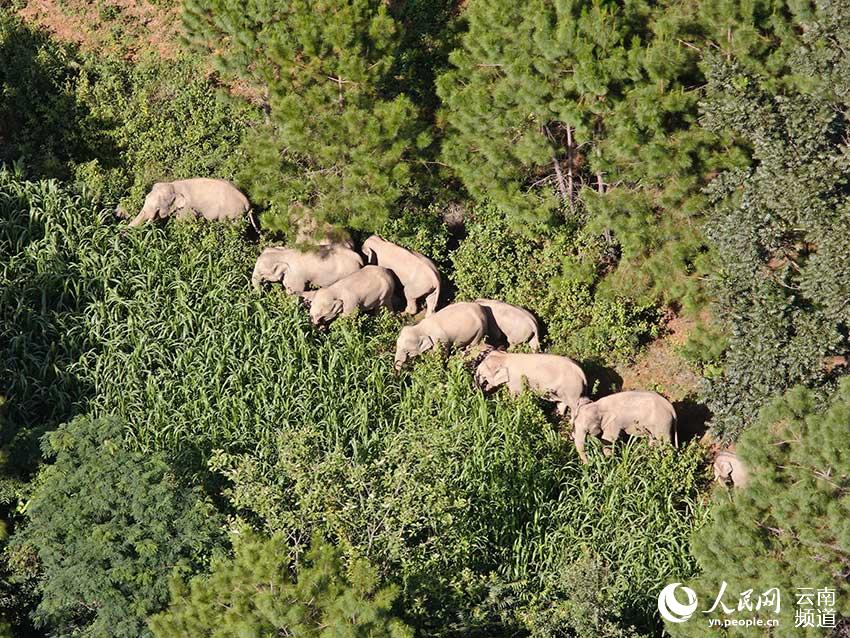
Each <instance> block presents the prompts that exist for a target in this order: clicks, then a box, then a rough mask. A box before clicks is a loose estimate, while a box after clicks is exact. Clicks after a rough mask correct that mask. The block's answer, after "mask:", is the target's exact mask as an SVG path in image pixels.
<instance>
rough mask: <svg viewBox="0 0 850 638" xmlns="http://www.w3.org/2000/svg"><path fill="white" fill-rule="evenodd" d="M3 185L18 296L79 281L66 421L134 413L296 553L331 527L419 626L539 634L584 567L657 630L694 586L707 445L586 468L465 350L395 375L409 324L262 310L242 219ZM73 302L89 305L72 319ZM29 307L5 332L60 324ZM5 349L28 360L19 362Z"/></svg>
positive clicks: (172, 452) (626, 610)
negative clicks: (113, 212) (498, 391)
mask: <svg viewBox="0 0 850 638" xmlns="http://www.w3.org/2000/svg"><path fill="white" fill-rule="evenodd" d="M0 184H2V189H0V192H4V193H8V194H15V193H19V195H18V196H17V197H18V199H14V200H13V202H14V204H15V207H16V208H17V209H18V210H19V211H20V212H19V213H18V214H17V215H16V216H12V218H11V220H12V222H13V223H11V224H10V225H8V226H7V227H6V231H5V232H6V233H7V234H6V235H5V237H8V238H9V239H8V242H7V246H8V249H9V250H11V252H12V259H11V260H10V263H12V264H13V265H16V268H15V269H13V270H10V271H8V273H9V275H12V278H11V279H10V280H8V281H6V282H5V283H4V286H3V290H13V289H14V287H15V286H25V288H24V290H26V291H29V292H27V293H26V294H27V295H33V296H34V299H40V297H38V296H35V295H37V294H39V293H37V292H36V291H37V290H38V288H37V283H36V282H34V281H33V280H32V279H31V278H32V273H33V272H41V271H43V272H45V273H47V274H50V273H52V272H54V271H57V270H56V269H57V268H58V267H59V266H61V269H59V270H58V272H60V273H63V276H61V277H57V280H56V282H55V283H53V284H52V285H53V286H54V288H47V289H46V300H47V301H48V302H49V303H48V305H47V306H46V308H47V315H46V317H47V318H50V319H51V321H55V322H58V323H56V324H55V325H54V324H51V325H50V330H53V331H55V332H50V333H49V334H50V335H52V337H51V338H53V339H55V341H56V344H57V345H56V346H55V348H56V352H60V353H62V352H65V353H67V361H65V362H64V364H63V366H64V369H65V370H67V371H69V372H73V376H74V380H75V383H76V385H73V386H68V387H65V388H62V387H60V388H58V389H57V390H53V391H54V392H58V391H60V390H61V391H62V393H63V394H61V395H60V396H62V397H64V400H65V401H66V402H67V403H68V405H69V406H70V408H69V410H68V412H67V413H70V414H73V413H75V412H81V411H84V412H88V413H90V414H92V415H93V416H96V417H97V416H105V415H115V416H117V417H120V418H122V419H124V420H125V421H126V423H128V433H127V436H128V440H129V441H130V442H131V443H130V444H131V445H132V448H131V449H134V450H136V449H138V450H145V451H146V453H148V454H151V453H156V451H158V450H160V451H162V452H163V453H164V454H165V456H166V457H167V458H168V459H169V461H170V462H172V463H176V464H178V465H177V466H178V467H180V468H181V474H185V475H186V476H187V478H191V477H192V475H193V474H198V476H197V478H196V479H195V480H196V481H204V482H205V483H206V484H208V485H210V486H215V487H217V488H218V487H220V485H221V482H222V479H226V483H227V486H226V487H227V489H226V490H225V491H224V493H223V495H224V496H225V497H226V498H227V501H228V505H227V507H228V509H229V510H230V509H232V511H233V512H235V513H236V514H237V515H239V516H240V517H241V518H242V519H244V520H245V521H246V522H248V523H250V524H251V525H252V526H254V527H256V528H257V529H258V530H262V531H264V532H267V533H275V532H283V533H285V534H287V538H289V539H290V548H291V552H292V555H291V556H290V558H294V557H295V555H296V554H297V553H298V552H299V551H301V550H302V549H303V548H304V547H305V546H306V544H307V543H308V542H309V541H308V539H309V538H310V537H311V536H312V534H313V533H314V532H315V531H319V532H322V533H323V534H325V535H326V536H327V537H328V538H329V539H330V540H332V541H334V542H335V543H337V544H338V545H339V546H340V548H341V549H342V550H343V551H344V552H345V553H346V555H347V556H365V557H367V558H368V559H369V560H370V561H371V562H372V563H373V564H374V565H375V566H376V567H377V568H378V570H379V572H380V575H381V577H382V578H384V579H388V580H393V581H398V582H399V583H400V585H401V593H400V596H401V597H400V605H401V608H402V609H404V612H405V618H406V619H407V621H408V622H409V623H410V624H411V625H413V626H415V627H416V628H417V629H419V630H421V631H424V632H426V633H428V634H429V635H447V636H448V635H454V636H457V635H469V633H470V632H473V631H479V632H481V633H483V634H485V635H497V634H499V633H502V634H505V633H510V632H511V631H514V630H516V629H517V628H521V627H523V626H532V623H533V620H531V618H532V617H538V616H539V615H540V614H547V613H550V612H549V611H547V610H549V609H551V608H555V609H560V606H561V605H562V604H564V601H568V600H570V599H571V596H572V594H571V592H569V591H564V590H562V589H558V587H557V585H556V583H557V582H558V580H559V578H560V574H562V573H563V569H564V566H565V565H569V564H571V563H572V562H575V561H577V560H579V559H581V558H583V557H589V558H590V559H592V560H594V561H597V562H599V563H600V564H606V565H611V566H616V572H614V571H612V581H611V582H612V583H613V584H612V585H611V586H610V587H609V588H608V590H607V591H609V592H610V596H612V597H615V598H616V600H617V602H618V604H617V605H613V606H612V609H614V611H613V612H612V614H611V617H610V618H602V619H600V621H599V622H600V623H601V624H600V626H602V625H603V624H604V623H611V622H613V623H620V622H627V623H629V624H631V623H635V624H637V625H639V626H641V627H643V628H651V627H652V626H654V624H655V620H654V618H653V617H652V615H651V614H650V613H648V612H647V609H648V608H649V607H651V606H652V605H653V604H654V602H653V600H652V593H651V592H652V591H654V590H653V588H654V587H656V586H657V585H660V584H661V583H663V581H664V580H665V579H666V578H668V577H669V574H670V573H673V572H677V573H678V572H682V571H684V572H687V571H689V569H690V560H689V558H688V556H687V552H686V551H685V547H686V544H685V540H684V539H685V538H686V537H687V534H688V533H689V531H690V529H691V528H692V527H693V525H695V524H696V523H697V522H698V521H699V519H700V517H701V507H700V505H699V503H698V502H697V495H698V489H699V485H698V477H699V476H700V474H701V470H700V466H699V458H698V455H697V454H696V453H695V452H693V451H691V452H686V453H684V454H680V455H671V454H669V451H666V452H665V451H663V450H660V449H650V448H648V447H647V446H646V445H645V444H644V443H641V444H637V445H635V446H632V447H626V448H624V451H623V453H622V454H621V455H617V456H615V457H614V459H613V460H611V461H609V462H607V463H603V462H602V461H601V459H598V458H597V457H595V456H594V455H591V456H592V457H594V459H595V460H596V462H595V463H593V464H591V465H590V466H587V467H584V466H581V465H580V463H579V461H578V458H577V456H576V454H575V451H574V447H573V445H572V443H571V442H569V441H568V440H566V439H564V438H563V436H562V435H561V433H559V431H558V427H557V426H556V425H553V424H552V423H551V422H550V421H549V419H548V418H547V412H546V411H544V409H542V407H541V405H540V401H539V400H538V399H536V398H534V397H531V396H525V397H524V398H521V399H519V400H515V399H512V398H510V397H508V396H503V395H497V396H496V397H495V398H494V399H488V398H485V397H484V396H483V395H482V394H481V393H480V392H479V391H478V390H477V389H475V388H474V386H473V384H472V379H471V375H470V372H469V370H468V369H467V367H466V366H465V364H464V362H463V361H462V360H461V358H460V357H453V358H451V359H450V360H449V361H448V362H447V363H446V362H444V361H443V360H442V358H441V357H439V356H436V355H432V356H425V357H422V358H421V359H420V360H417V361H416V364H415V365H414V366H412V367H411V368H410V369H409V370H408V371H405V372H403V373H402V374H395V373H394V372H393V369H392V353H393V347H394V340H395V336H396V334H397V332H398V329H399V327H400V319H399V317H397V316H395V315H391V314H389V313H385V312H384V313H380V314H378V315H377V316H375V317H364V316H360V317H354V318H346V319H341V320H338V321H337V322H335V323H334V324H333V325H332V326H331V328H330V330H328V331H327V333H324V334H322V333H318V332H317V331H315V330H314V329H313V328H312V327H311V326H310V325H309V322H308V320H307V316H306V313H305V312H304V310H303V309H302V308H301V307H300V305H299V304H298V303H297V302H296V301H295V300H293V299H292V298H290V297H288V296H286V295H285V294H282V293H281V292H280V291H279V290H272V291H269V292H266V293H264V294H261V295H258V294H257V293H256V292H254V291H253V290H252V289H251V287H250V283H249V276H250V272H251V267H252V264H253V259H254V257H255V255H256V250H257V249H256V248H255V247H252V246H249V245H247V244H246V243H245V242H244V241H243V240H242V232H243V230H244V229H243V228H241V227H239V226H232V225H227V224H203V223H175V222H172V223H167V224H164V225H162V226H156V225H151V226H146V227H143V228H140V229H135V230H134V231H127V230H125V229H124V227H123V226H120V225H116V224H114V223H111V222H110V221H109V217H108V215H107V214H105V213H101V212H99V211H98V210H97V208H95V207H92V205H91V204H90V203H87V202H85V201H80V200H74V199H72V198H71V197H69V196H68V195H67V194H66V193H64V192H63V191H62V190H61V189H59V188H58V187H57V186H56V185H45V184H21V183H20V182H19V181H17V180H15V178H14V176H12V175H11V174H9V173H0ZM21 192H23V193H24V195H20V193H21ZM27 206H31V208H27ZM51 268H52V269H53V270H51ZM48 281H51V280H48ZM60 284H61V285H60ZM66 291H67V295H66V296H64V297H63V295H65V293H66ZM63 299H64V301H63ZM60 301H61V302H62V303H64V304H67V305H70V304H71V301H73V304H72V305H70V307H69V308H68V311H67V312H64V311H63V310H64V306H61V305H60V306H58V307H57V306H55V304H59V303H60ZM50 304H54V305H53V306H51V305H50ZM27 307H28V306H27ZM54 307H55V309H54ZM4 308H5V306H4ZM10 310H14V312H15V313H21V314H16V315H13V320H14V322H15V323H14V324H8V323H4V324H3V325H4V326H6V325H16V326H17V329H18V330H20V331H21V332H23V333H24V334H26V333H27V331H28V330H33V329H34V328H38V327H39V326H40V325H41V324H40V323H39V322H41V321H43V320H44V318H43V317H41V315H39V314H35V315H33V314H27V313H24V312H23V311H22V310H21V309H19V308H17V307H15V306H13V307H12V308H11V309H7V310H5V311H6V312H9V311H10ZM35 336H38V337H39V338H44V336H43V335H41V333H39V332H36V333H35ZM33 338H34V337H33ZM8 343H9V342H8V341H0V346H2V345H3V344H8ZM23 343H24V344H25V343H26V342H23ZM36 343H38V342H36ZM20 345H23V344H18V346H19V347H20ZM6 347H9V346H6ZM3 355H4V361H5V362H6V363H5V365H7V366H8V365H9V361H10V360H14V356H17V355H13V354H12V353H11V352H10V351H9V350H6V351H5V352H4V353H3ZM53 356H54V351H52V350H49V349H45V350H44V351H43V353H42V354H41V355H40V357H41V358H37V359H28V358H24V360H23V362H22V363H21V364H19V365H22V366H23V368H22V372H23V374H24V375H25V376H24V377H23V379H25V380H27V383H28V384H29V385H26V386H22V385H20V383H21V381H18V380H17V379H18V378H19V377H15V376H10V377H7V379H12V380H14V384H15V385H13V386H12V387H13V390H14V391H13V392H10V393H9V397H10V399H9V400H10V414H11V413H12V412H15V410H16V409H20V408H16V407H15V404H16V402H17V401H18V400H20V399H21V398H23V397H26V396H31V397H37V396H46V393H47V392H48V390H47V388H44V387H41V384H42V383H44V382H48V384H49V379H50V378H49V377H42V376H39V374H40V372H39V371H40V370H41V369H42V367H43V366H45V365H47V366H51V365H53V363H52V362H53V359H52V358H51V357H53ZM6 357H9V358H8V359H7V358H6ZM7 369H8V368H7ZM27 375H28V376H27ZM81 389H82V391H81ZM23 390H26V392H24V391H23ZM27 393H29V394H27ZM34 401H35V399H34V398H33V403H32V404H31V406H30V408H29V410H30V413H31V414H33V415H35V418H36V419H38V415H39V414H41V412H38V410H43V409H44V408H43V407H42V408H39V407H38V406H37V405H36V404H35V402H34ZM19 414H20V413H19ZM47 414H49V413H47ZM63 414H64V413H63ZM205 467H208V468H209V470H211V471H212V472H213V474H212V475H208V474H207V471H208V470H206V469H205ZM625 477H629V478H628V479H627V478H625ZM57 498H58V496H57ZM636 530H637V531H636ZM647 555H651V556H653V557H655V558H653V560H646V556H647ZM612 569H613V567H612ZM50 574H51V572H47V573H45V574H44V575H43V576H42V578H43V579H44V586H45V587H48V588H49V587H52V586H53V585H52V584H51V583H52V580H53V577H52V576H51V575H50ZM508 590H510V591H511V592H512V593H511V595H510V599H506V598H504V597H503V596H502V595H501V594H500V592H503V591H508ZM590 595H591V593H590V592H585V593H584V594H582V595H581V597H579V598H577V600H579V601H580V600H587V599H588V598H587V596H590ZM606 595H608V594H606ZM576 604H586V603H576ZM553 613H559V614H561V613H565V612H562V611H557V612H553ZM571 618H573V620H574V621H575V622H576V623H577V622H578V620H576V618H577V617H576V616H575V615H573V616H571ZM564 622H565V623H567V624H569V623H571V622H573V621H570V620H567V621H564ZM541 635H542V634H541Z"/></svg>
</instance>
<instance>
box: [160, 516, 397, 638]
mask: <svg viewBox="0 0 850 638" xmlns="http://www.w3.org/2000/svg"><path fill="white" fill-rule="evenodd" d="M288 550H289V547H288V545H287V543H286V540H285V539H284V538H283V537H282V536H280V535H278V536H274V537H272V538H269V539H264V538H261V537H258V536H255V535H254V534H251V533H242V534H240V535H238V536H236V537H235V538H234V541H233V553H234V556H233V558H230V559H224V560H222V559H219V560H217V561H214V562H213V566H212V570H211V572H212V573H211V574H210V575H209V576H197V577H195V578H193V579H192V580H191V581H190V582H189V583H188V586H187V585H184V584H182V583H180V584H178V586H177V587H175V588H174V589H173V591H172V602H171V606H170V608H169V609H168V610H167V611H165V612H163V613H161V614H159V615H157V616H154V617H153V618H151V620H150V626H151V629H152V630H153V634H154V636H162V638H180V637H185V638H202V637H207V636H208V637H210V638H228V637H233V638H238V637H241V636H249V635H250V636H270V635H286V636H293V637H295V638H311V637H315V638H320V637H323V636H329V635H333V636H338V637H339V638H361V637H362V638H367V637H368V638H412V636H413V632H412V631H411V630H410V629H409V628H408V627H407V626H406V625H405V624H404V623H402V622H401V621H400V620H398V619H397V618H394V617H393V614H392V606H393V602H394V601H395V599H396V596H397V595H398V594H397V590H396V589H395V588H393V587H381V586H380V584H379V580H378V575H377V571H376V570H375V568H374V567H373V566H372V565H370V564H369V563H368V562H367V561H365V560H362V559H361V560H355V561H353V562H352V563H351V564H349V565H346V564H345V563H344V561H343V557H342V555H341V553H340V552H339V550H337V549H335V548H334V547H333V546H331V545H328V544H326V543H323V542H321V540H320V539H318V538H316V539H314V540H313V543H312V544H311V545H310V547H309V549H308V550H307V551H306V552H305V554H304V555H302V556H301V559H300V560H299V561H298V562H297V564H296V565H295V567H294V568H292V567H291V566H290V564H289V562H288V560H287V555H288Z"/></svg>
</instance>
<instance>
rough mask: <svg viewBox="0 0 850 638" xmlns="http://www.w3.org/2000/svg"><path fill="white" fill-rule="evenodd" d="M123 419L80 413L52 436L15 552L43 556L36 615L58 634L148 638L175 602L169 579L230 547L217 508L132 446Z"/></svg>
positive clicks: (163, 464)
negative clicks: (224, 544) (148, 627)
mask: <svg viewBox="0 0 850 638" xmlns="http://www.w3.org/2000/svg"><path fill="white" fill-rule="evenodd" d="M124 430H125V426H124V424H123V423H122V422H121V421H119V420H117V419H90V418H87V417H80V418H77V419H75V420H74V421H71V422H70V423H68V424H66V425H63V426H61V427H60V428H58V429H57V430H55V431H54V432H52V433H50V434H49V435H47V437H46V438H45V441H44V449H45V454H46V456H47V457H49V458H51V459H52V463H50V464H48V465H45V466H44V467H43V469H42V470H41V471H40V472H39V474H38V476H37V477H36V479H35V481H34V482H33V485H32V487H31V490H32V493H31V496H30V498H29V499H28V501H27V503H26V508H25V510H26V523H25V525H24V526H23V527H22V528H21V529H20V530H19V531H18V532H17V533H16V534H15V537H14V541H13V548H12V551H13V552H26V551H32V552H34V554H35V555H36V556H37V558H38V563H39V567H40V579H39V584H38V593H39V594H40V596H41V600H40V602H39V605H38V608H37V609H36V613H35V619H36V621H37V622H38V623H39V624H40V625H43V626H46V627H48V628H49V631H50V632H51V635H57V636H87V637H91V638H106V637H110V638H120V637H124V638H138V637H139V636H145V635H149V634H148V633H147V632H146V631H145V620H146V618H147V616H148V615H150V614H151V613H154V612H157V611H159V610H160V609H162V608H164V607H165V605H166V603H167V602H168V585H167V582H168V577H169V575H170V574H172V573H184V574H185V573H195V572H196V571H197V570H198V569H199V568H201V567H202V566H203V564H204V562H205V560H206V557H208V556H209V554H210V552H211V551H212V549H213V548H215V547H216V546H217V545H220V543H221V540H220V538H219V536H220V532H219V529H220V524H221V521H220V520H219V518H218V516H217V515H216V513H215V510H214V509H213V508H212V506H211V505H210V504H209V503H207V502H206V501H204V500H203V499H202V498H201V497H200V496H199V494H197V493H196V492H195V491H192V490H189V489H186V488H184V487H181V486H180V484H179V483H178V482H177V481H176V480H175V478H174V477H173V475H172V472H171V470H170V468H169V467H168V464H167V463H166V462H165V460H164V458H163V457H162V456H161V455H160V454H156V453H153V454H152V453H147V452H140V451H138V450H136V449H133V447H134V446H132V445H131V444H129V445H128V441H127V439H126V437H125V431H124Z"/></svg>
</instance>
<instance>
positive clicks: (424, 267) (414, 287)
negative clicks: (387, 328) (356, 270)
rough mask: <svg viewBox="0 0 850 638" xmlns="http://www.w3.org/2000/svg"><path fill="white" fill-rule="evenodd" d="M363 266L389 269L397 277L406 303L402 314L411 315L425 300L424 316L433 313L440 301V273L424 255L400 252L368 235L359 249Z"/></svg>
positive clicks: (393, 246) (389, 244) (409, 251)
mask: <svg viewBox="0 0 850 638" xmlns="http://www.w3.org/2000/svg"><path fill="white" fill-rule="evenodd" d="M362 252H363V255H364V256H365V257H366V263H369V264H376V265H378V266H383V267H384V268H389V269H390V270H392V271H393V272H394V273H395V276H396V277H398V280H399V282H400V283H401V287H402V288H403V293H404V299H405V302H406V305H405V309H404V311H405V312H406V313H407V314H409V315H415V314H416V312H417V310H418V309H419V307H418V302H419V300H420V299H422V298H423V297H425V314H426V316H427V315H431V314H433V313H434V311H436V310H437V304H438V303H439V301H440V273H439V272H437V267H436V266H435V265H434V262H433V261H431V260H430V259H428V258H427V257H426V256H425V255H420V254H419V253H417V252H413V251H412V250H408V249H407V248H402V247H401V246H397V245H396V244H393V243H391V242H388V241H386V240H385V239H381V238H380V237H378V236H377V235H372V236H371V237H369V238H368V239H367V240H366V241H365V242H363V248H362Z"/></svg>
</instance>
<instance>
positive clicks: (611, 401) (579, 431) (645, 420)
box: [572, 390, 679, 463]
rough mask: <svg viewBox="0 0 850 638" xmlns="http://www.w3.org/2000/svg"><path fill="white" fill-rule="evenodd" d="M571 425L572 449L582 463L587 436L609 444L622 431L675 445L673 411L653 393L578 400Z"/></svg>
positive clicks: (671, 406)
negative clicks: (599, 438) (596, 437)
mask: <svg viewBox="0 0 850 638" xmlns="http://www.w3.org/2000/svg"><path fill="white" fill-rule="evenodd" d="M572 423H573V427H574V430H573V439H574V440H575V444H576V449H577V450H578V454H579V456H580V457H581V460H582V461H583V462H585V463H587V455H586V454H585V452H584V442H585V438H586V437H587V435H588V434H591V435H593V436H601V437H602V440H603V441H607V442H608V443H613V442H614V441H616V440H617V438H618V437H619V436H620V433H622V432H625V433H626V434H629V435H632V436H646V435H649V436H650V437H651V439H658V440H662V441H669V442H671V443H673V444H674V445H675V446H676V447H678V445H679V440H678V434H677V433H676V410H675V409H674V408H673V405H672V404H671V403H670V402H669V401H668V400H667V399H665V398H664V397H662V396H661V395H660V394H658V393H656V392H647V391H643V390H632V391H628V392H618V393H616V394H611V395H609V396H607V397H602V398H601V399H599V400H598V401H591V400H590V399H588V398H587V397H582V398H581V399H580V400H579V402H578V406H577V408H576V410H575V411H573V413H572Z"/></svg>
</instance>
